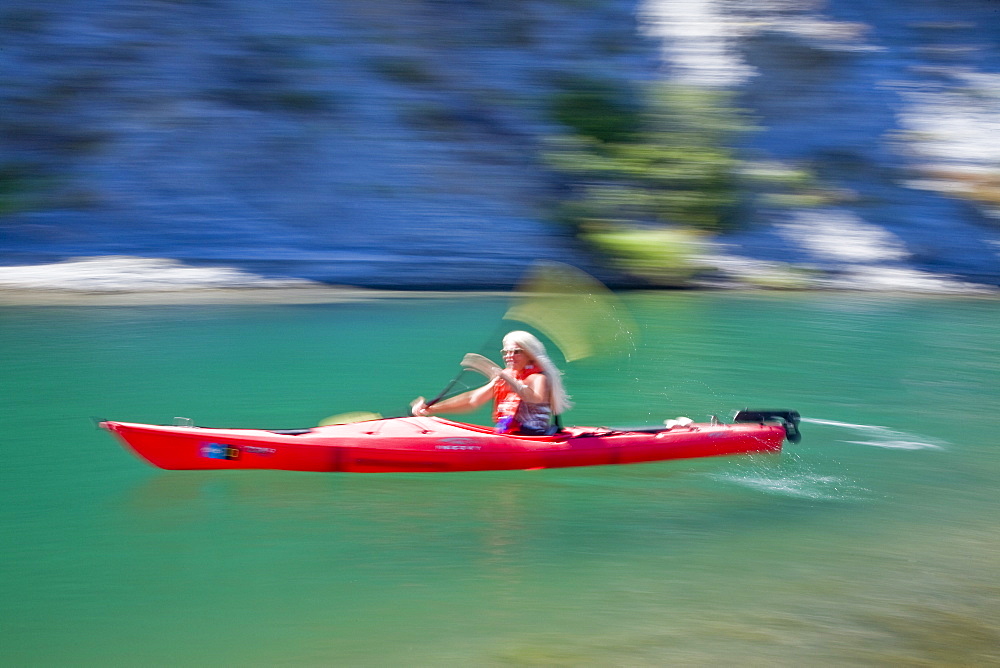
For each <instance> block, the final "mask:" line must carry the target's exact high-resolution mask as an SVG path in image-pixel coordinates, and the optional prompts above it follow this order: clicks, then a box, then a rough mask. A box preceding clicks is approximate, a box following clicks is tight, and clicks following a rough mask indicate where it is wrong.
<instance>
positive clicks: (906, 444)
mask: <svg viewBox="0 0 1000 668" xmlns="http://www.w3.org/2000/svg"><path fill="white" fill-rule="evenodd" d="M802 421H803V422H808V423H810V424H817V425H824V426H828V427H839V428H841V429H848V430H850V431H853V432H856V433H857V434H859V435H860V437H861V438H862V439H863V440H851V441H848V440H844V441H842V442H843V443H853V444H856V445H871V446H874V447H876V448H892V449H897V450H941V449H944V448H946V447H948V445H949V443H947V442H946V441H942V440H940V439H936V438H931V437H930V436H922V435H920V434H911V433H908V432H905V431H899V430H896V429H890V428H889V427H881V426H878V425H870V424H853V423H850V422H838V421H837V420H821V419H817V418H802Z"/></svg>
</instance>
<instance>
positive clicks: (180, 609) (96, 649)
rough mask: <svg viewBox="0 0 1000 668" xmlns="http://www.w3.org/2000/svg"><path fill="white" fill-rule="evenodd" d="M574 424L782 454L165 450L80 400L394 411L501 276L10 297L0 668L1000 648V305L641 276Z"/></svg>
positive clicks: (466, 336) (818, 660)
mask: <svg viewBox="0 0 1000 668" xmlns="http://www.w3.org/2000/svg"><path fill="white" fill-rule="evenodd" d="M626 298H627V300H628V303H629V305H630V306H631V309H632V311H633V315H634V316H635V318H636V320H637V321H638V323H639V325H640V333H641V337H640V339H639V342H638V345H637V346H636V349H635V351H634V352H633V353H632V355H631V356H630V357H629V358H627V359H609V360H587V361H583V362H578V363H573V364H569V365H564V368H565V370H566V384H567V386H568V388H569V390H570V392H571V394H572V395H573V397H574V400H575V401H576V402H577V404H578V405H577V408H576V409H574V410H573V411H572V412H571V413H570V414H569V415H568V416H567V422H572V423H577V424H595V425H617V424H637V423H652V422H658V421H662V420H663V419H666V418H673V417H678V416H681V415H686V416H690V417H692V418H695V419H698V420H703V419H705V418H706V417H707V416H708V415H710V414H718V415H720V416H721V417H723V418H729V417H730V416H731V415H732V411H733V410H735V409H738V408H742V407H746V406H749V407H758V408H786V407H787V408H794V409H797V410H799V411H800V412H801V413H802V414H803V416H804V417H805V418H806V422H805V423H804V424H803V432H804V439H803V441H802V442H801V443H800V444H798V445H787V446H786V448H785V451H784V453H783V454H781V455H780V456H761V457H752V458H723V459H704V460H697V461H683V462H663V463H656V464H646V465H637V466H621V467H595V468H583V469H562V470H548V471H530V472H498V473H469V474H462V473H459V474H384V475H351V474H306V473H289V472H267V471H261V472H165V471H160V470H157V469H153V468H151V467H149V466H148V465H146V464H145V463H143V462H141V461H139V460H137V459H136V458H135V457H133V456H132V455H131V454H129V453H128V452H126V451H125V450H123V449H122V448H121V447H120V446H119V445H117V443H116V442H114V441H113V440H112V438H111V437H110V436H109V435H108V434H106V433H103V432H99V431H96V430H94V429H93V428H92V426H91V424H90V421H89V417H90V416H99V417H107V418H114V419H121V420H128V421H138V422H156V423H164V422H169V421H170V420H171V419H172V418H173V417H174V416H179V415H183V416H188V417H191V418H193V419H194V420H195V421H196V422H197V423H198V424H203V425H210V426H256V427H272V428H278V427H299V426H308V425H310V424H315V423H316V422H317V421H318V420H319V419H321V418H323V417H325V416H327V415H329V414H331V413H337V412H342V411H352V410H374V411H379V412H382V413H384V414H386V415H391V414H395V413H398V412H399V411H401V410H403V409H404V408H405V406H406V405H407V403H408V402H409V400H410V399H411V398H413V397H414V396H416V395H417V394H434V393H436V392H437V390H438V389H440V388H441V387H442V386H443V385H444V384H445V383H446V382H447V381H448V380H449V379H450V378H451V376H452V374H453V373H454V372H455V371H456V370H457V361H458V360H459V359H460V358H461V355H462V353H464V352H467V351H479V352H486V353H494V357H496V355H495V350H496V349H498V348H499V336H498V333H499V330H497V327H498V326H502V324H501V323H500V316H501V315H502V313H503V311H504V308H505V306H506V303H505V301H504V300H503V299H501V298H485V297H474V296H464V297H463V296H456V297H455V298H451V299H416V298H414V299H405V300H386V301H372V302H368V303H354V304H325V305H308V306H304V305H281V306H275V305H258V306H245V305H244V306H190V307H176V306H174V307H89V308H83V307H79V308H58V307H35V308H32V307H18V308H15V307H7V308H3V309H0V355H2V358H0V374H2V375H0V388H2V401H3V406H2V415H0V419H2V420H3V433H4V434H5V435H6V436H5V438H4V441H3V445H2V453H3V460H2V463H0V466H2V469H0V473H2V480H0V541H2V544H0V548H2V552H0V585H2V592H3V593H2V597H0V665H5V666H51V665H73V666H107V665H143V666H174V665H205V666H220V665H260V666H284V665H292V666H387V665H408V666H409V665H413V666H473V665H475V666H529V665H530V666H534V665H543V666H664V665H703V666H710V665H761V666H763V665H788V666H792V665H796V666H798V665H831V666H833V665H845V664H853V665H873V666H881V665H885V666H890V665H892V666H898V665H907V666H930V665H996V664H997V663H998V662H1000V606H998V604H997V601H998V600H1000V584H998V583H1000V531H998V518H1000V512H998V511H1000V503H998V490H1000V484H998V481H1000V443H998V441H1000V439H998V437H997V433H998V429H1000V417H998V415H1000V411H998V408H1000V405H998V403H1000V402H998V401H997V396H998V388H1000V354H998V351H997V344H998V343H1000V318H998V317H997V316H998V312H1000V309H998V302H997V301H995V300H983V299H947V300H945V299H931V298H899V297H871V296H857V295H846V296H845V295H771V296H747V295H738V294H722V295H704V294H693V293H684V294H659V293H657V294H634V295H628V296H627V297H626Z"/></svg>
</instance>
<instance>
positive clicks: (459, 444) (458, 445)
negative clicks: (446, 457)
mask: <svg viewBox="0 0 1000 668" xmlns="http://www.w3.org/2000/svg"><path fill="white" fill-rule="evenodd" d="M434 447H435V448H436V449H438V450H482V449H483V448H482V446H480V445H476V442H475V440H473V439H471V438H442V439H441V444H440V445H435V446H434Z"/></svg>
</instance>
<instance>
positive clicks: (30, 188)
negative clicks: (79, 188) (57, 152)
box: [0, 163, 51, 216]
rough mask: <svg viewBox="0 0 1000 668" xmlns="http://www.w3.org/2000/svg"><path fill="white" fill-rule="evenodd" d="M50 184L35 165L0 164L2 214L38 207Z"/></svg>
mask: <svg viewBox="0 0 1000 668" xmlns="http://www.w3.org/2000/svg"><path fill="white" fill-rule="evenodd" d="M50 185H51V183H50V180H49V179H46V178H44V177H42V176H41V175H40V174H39V172H38V170H37V169H36V168H34V167H33V166H30V165H23V164H17V163H7V164H3V165H0V216H3V215H6V214H11V213H19V212H21V211H28V210H31V209H34V208H37V207H38V206H39V205H40V204H41V200H42V197H43V194H44V192H45V191H46V190H47V189H48V188H49V187H50Z"/></svg>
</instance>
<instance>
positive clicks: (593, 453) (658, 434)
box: [99, 411, 799, 473]
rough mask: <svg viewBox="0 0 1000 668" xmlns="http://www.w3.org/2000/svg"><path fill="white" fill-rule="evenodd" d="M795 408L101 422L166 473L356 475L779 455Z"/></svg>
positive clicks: (793, 426) (790, 435)
mask: <svg viewBox="0 0 1000 668" xmlns="http://www.w3.org/2000/svg"><path fill="white" fill-rule="evenodd" d="M798 422H799V414H798V413H796V412H795V411H741V412H740V413H738V414H737V415H736V418H735V422H734V424H723V423H719V422H717V421H716V420H713V421H712V422H711V423H704V424H698V423H692V424H688V425H680V426H673V427H670V428H669V429H668V428H664V427H658V428H640V429H611V428H606V427H566V428H564V429H562V430H560V431H559V432H557V433H555V434H553V435H551V436H518V435H512V434H497V433H495V432H494V431H493V430H492V429H490V428H489V427H480V426H477V425H471V424H464V423H461V422H452V421H451V420H444V419H441V418H438V417H399V418H386V419H380V420H370V421H367V422H356V423H353V424H339V425H330V426H326V427H315V428H312V429H294V430H264V429H216V428H208V427H193V426H156V425H148V424H135V423H129V422H111V421H104V422H100V423H99V425H100V426H101V427H103V428H104V429H107V430H108V431H110V432H112V433H114V434H115V435H116V436H117V437H118V438H119V439H121V440H122V442H124V443H125V444H126V445H127V446H128V447H129V448H131V449H132V450H133V451H134V452H135V453H136V454H138V455H139V456H140V457H142V458H144V459H146V460H147V461H149V462H150V463H151V464H153V465H155V466H159V467H160V468H164V469H279V470H285V471H345V472H356V473H390V472H442V471H495V470H509V469H544V468H559V467H566V466H601V465H606V464H634V463H638V462H651V461H660V460H666V459H685V458H690V457H712V456H718V455H737V454H752V453H759V452H779V451H780V450H781V445H782V442H783V441H784V440H785V439H786V438H787V439H788V440H789V441H792V442H797V441H798V440H799V432H798Z"/></svg>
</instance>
